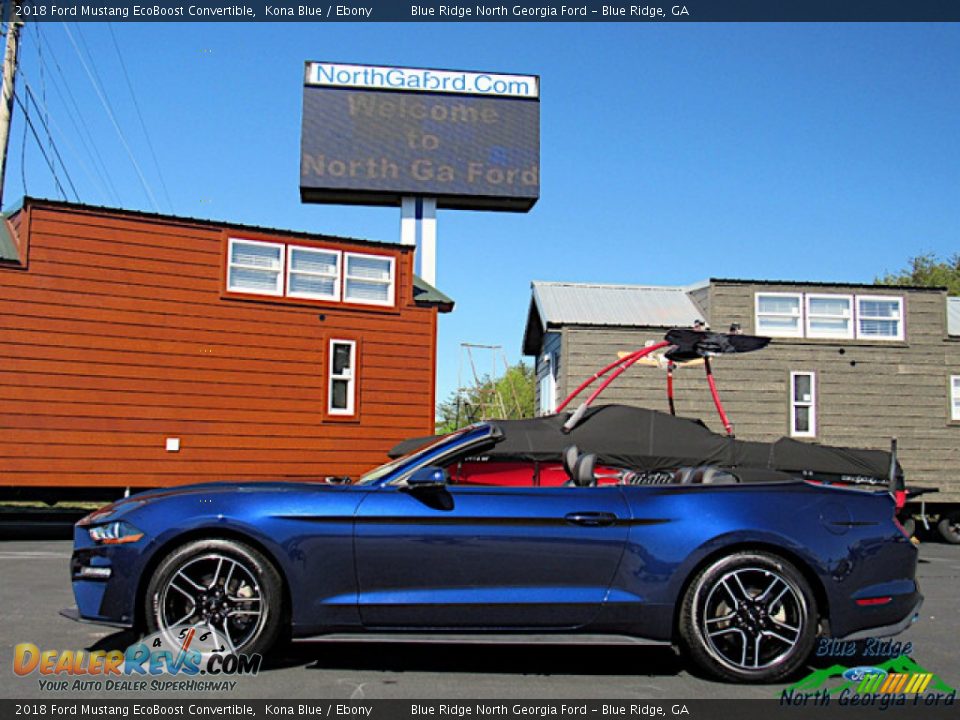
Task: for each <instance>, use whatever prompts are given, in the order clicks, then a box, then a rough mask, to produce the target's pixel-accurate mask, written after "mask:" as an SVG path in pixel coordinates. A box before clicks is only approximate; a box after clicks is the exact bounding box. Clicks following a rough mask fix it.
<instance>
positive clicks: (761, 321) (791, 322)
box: [756, 293, 803, 337]
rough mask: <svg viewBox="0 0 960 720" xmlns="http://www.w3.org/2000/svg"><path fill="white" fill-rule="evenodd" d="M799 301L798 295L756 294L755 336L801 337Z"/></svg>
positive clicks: (800, 305) (800, 306)
mask: <svg viewBox="0 0 960 720" xmlns="http://www.w3.org/2000/svg"><path fill="white" fill-rule="evenodd" d="M801 299H802V296H801V295H800V293H757V295H756V320H757V322H756V328H757V334H758V335H769V336H770V337H803V318H802V315H803V312H802V309H803V308H802V302H801Z"/></svg>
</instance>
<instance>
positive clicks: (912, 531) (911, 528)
mask: <svg viewBox="0 0 960 720" xmlns="http://www.w3.org/2000/svg"><path fill="white" fill-rule="evenodd" d="M900 525H901V526H902V527H903V531H904V532H905V533H906V534H907V537H911V538H912V537H913V536H914V535H916V534H917V521H916V520H914V519H913V518H912V517H908V518H904V519H903V521H902V522H901V523H900Z"/></svg>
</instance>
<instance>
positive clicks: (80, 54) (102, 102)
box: [63, 23, 160, 212]
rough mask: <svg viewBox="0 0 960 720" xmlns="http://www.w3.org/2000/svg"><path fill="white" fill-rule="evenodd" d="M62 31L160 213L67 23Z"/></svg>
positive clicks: (158, 209)
mask: <svg viewBox="0 0 960 720" xmlns="http://www.w3.org/2000/svg"><path fill="white" fill-rule="evenodd" d="M63 29H64V30H66V32H67V37H68V38H70V44H71V45H73V49H74V52H76V53H77V57H78V58H79V59H80V64H81V65H83V69H84V70H85V71H86V73H87V78H88V79H89V80H90V84H91V85H93V89H94V90H95V91H96V93H97V97H98V98H100V104H101V105H103V109H104V110H105V111H106V113H107V115H108V116H109V118H110V121H111V122H112V123H113V127H114V129H115V130H116V131H117V135H118V136H119V138H120V142H121V143H123V147H124V149H125V150H126V151H127V156H128V157H129V158H130V162H131V163H132V164H133V168H134V170H136V171H137V177H139V178H140V184H141V185H142V186H143V189H144V191H145V192H146V194H147V197H148V198H149V199H150V202H151V203H152V204H153V209H154V211H155V212H160V206H159V205H158V204H157V199H156V197H154V195H153V190H151V189H150V184H149V183H148V182H147V179H146V178H145V177H144V175H143V171H142V170H141V169H140V164H139V163H138V162H137V159H136V158H135V157H134V155H133V151H132V150H131V149H130V145H129V143H127V138H126V136H125V135H124V134H123V130H122V129H121V127H120V123H118V122H117V118H116V117H115V116H114V114H113V111H112V110H111V109H110V105H109V104H108V103H107V100H106V98H105V97H104V96H103V93H102V92H101V91H100V87H99V86H98V85H97V82H96V80H95V79H94V77H93V73H92V72H91V71H90V67H89V66H88V65H87V61H86V60H84V59H83V53H81V52H80V48H79V47H78V46H77V41H76V40H74V38H73V33H72V32H70V27H69V25H67V23H63Z"/></svg>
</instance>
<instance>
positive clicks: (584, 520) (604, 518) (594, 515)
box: [564, 512, 617, 527]
mask: <svg viewBox="0 0 960 720" xmlns="http://www.w3.org/2000/svg"><path fill="white" fill-rule="evenodd" d="M564 519H565V520H566V521H567V522H569V523H573V524H574V525H583V526H585V527H605V526H607V525H613V524H614V523H615V522H616V521H617V516H616V515H614V514H613V513H605V512H572V513H568V514H567V515H565V516H564Z"/></svg>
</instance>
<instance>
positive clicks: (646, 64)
mask: <svg viewBox="0 0 960 720" xmlns="http://www.w3.org/2000/svg"><path fill="white" fill-rule="evenodd" d="M112 27H113V31H114V33H115V36H116V40H117V43H118V45H119V47H120V49H121V51H122V53H123V56H124V61H125V63H126V69H127V71H128V73H129V74H130V76H131V78H132V80H133V82H134V86H135V90H136V97H137V101H138V103H139V106H140V110H141V112H142V115H143V118H144V120H145V123H146V126H147V128H148V130H149V133H150V138H151V140H152V143H153V146H154V149H155V151H156V154H157V157H158V160H159V168H160V172H161V173H162V176H163V180H164V181H165V184H166V187H167V188H168V190H169V197H170V202H168V201H167V199H166V195H165V193H164V191H163V189H162V184H161V181H160V177H159V175H158V172H157V168H156V167H155V165H154V163H153V160H152V158H151V155H150V151H149V148H148V146H147V144H146V142H145V140H144V134H143V132H142V130H141V129H140V125H139V122H138V120H137V115H136V111H135V108H134V105H133V103H132V101H131V98H130V93H129V91H128V89H127V85H126V81H125V80H124V76H123V70H122V68H121V65H120V63H119V61H118V57H117V53H116V51H115V50H114V46H113V40H112V39H111V36H110V32H109V29H108V27H107V26H106V25H103V24H90V23H83V24H74V25H71V26H70V30H71V32H72V33H73V36H74V40H75V41H76V43H77V44H78V45H79V46H80V47H81V49H84V48H86V49H87V50H88V51H89V53H90V56H92V59H93V62H92V63H90V65H91V72H93V73H95V74H96V75H98V76H99V78H100V81H101V82H102V84H103V86H104V87H105V89H106V92H107V95H108V97H109V99H110V101H111V103H112V105H113V108H114V111H115V114H116V117H117V120H118V122H119V123H120V125H121V127H122V128H123V129H124V132H125V135H126V137H127V141H128V143H129V145H130V147H131V149H132V151H133V154H134V155H135V157H136V159H137V161H138V162H139V164H140V166H141V168H142V170H143V173H144V175H145V176H146V178H147V180H148V182H149V184H150V186H151V188H152V190H153V193H154V195H155V196H156V198H157V201H158V204H159V208H160V210H161V211H163V212H170V211H171V210H172V211H173V212H175V213H176V214H180V215H189V216H199V217H210V218H214V219H223V220H229V221H233V222H240V223H252V224H258V225H266V226H272V227H281V228H293V229H300V230H309V231H313V232H324V233H333V234H342V235H350V236H359V237H365V238H371V239H377V240H388V241H396V240H397V239H398V233H399V211H398V210H395V209H375V208H340V207H335V206H322V205H320V206H309V205H307V206H305V205H301V203H300V201H299V194H298V167H299V166H298V163H299V156H298V150H299V141H300V137H299V133H300V103H301V89H302V86H301V83H302V74H303V63H304V61H305V60H334V61H344V62H356V63H369V64H384V65H390V64H396V65H410V66H423V67H449V68H457V69H467V70H471V69H476V70H501V71H505V72H516V73H531V74H539V75H540V76H541V97H542V103H541V132H542V187H541V199H540V201H539V203H538V204H537V205H536V206H535V207H534V209H533V210H532V211H531V212H530V213H529V214H511V213H480V212H457V211H442V212H441V213H440V217H439V224H438V229H439V268H438V283H437V284H438V286H439V287H440V288H441V289H442V290H443V291H445V292H446V293H447V294H449V295H451V296H452V297H453V298H455V299H456V301H457V308H456V310H455V312H454V313H453V314H451V315H447V316H443V317H442V318H441V322H440V357H439V387H438V396H439V397H440V398H442V397H444V396H445V395H446V394H447V393H449V392H450V391H451V390H452V389H453V388H454V387H455V385H456V381H457V364H458V354H459V345H460V343H461V342H474V343H488V344H500V345H503V346H504V349H505V351H506V353H507V356H508V358H509V359H510V361H516V360H517V359H519V356H520V342H521V335H522V332H523V326H524V320H525V316H526V310H527V305H528V302H529V297H530V289H529V286H530V281H531V280H534V279H537V280H568V281H593V282H608V283H651V284H688V283H691V282H694V281H697V280H701V279H704V278H707V277H710V276H714V277H747V278H768V279H797V280H801V279H802V280H821V281H834V280H837V281H856V282H869V281H871V280H872V279H873V278H874V277H875V276H876V275H877V274H878V273H882V272H883V271H885V270H894V269H897V268H899V267H901V266H902V265H903V264H904V263H905V261H906V259H907V258H908V257H909V256H911V255H915V254H917V253H918V252H921V251H933V252H937V253H940V254H941V255H948V254H952V253H954V252H957V251H960V132H958V129H960V82H958V78H960V26H958V25H919V24H877V25H857V24H844V25H823V24H803V25H787V24H784V25H766V24H744V25H736V24H711V25H692V24H669V25H653V24H627V23H624V24H611V25H605V24H595V23H590V24H584V25H578V24H546V23H545V24H521V23H504V24H463V25H456V24H444V25H440V24H433V23H430V24H416V23H405V24H397V25H389V24H376V23H375V24H369V25H363V24H330V25H325V24H323V23H317V24H292V23H277V24H260V25H258V24H226V23H225V24H214V23H204V24H176V23H169V24H164V23H147V24H115V25H113V26H112ZM41 39H42V40H41ZM41 58H42V62H41ZM54 59H56V61H58V62H59V65H60V68H61V69H62V71H63V75H60V73H59V71H58V70H57V68H56V65H55V63H54ZM89 62H90V61H89V60H88V63H89ZM21 63H22V68H23V72H24V75H25V77H26V79H27V80H28V81H29V83H30V85H31V88H32V89H33V91H34V94H35V95H36V96H37V98H38V100H40V98H41V97H42V96H43V95H44V94H45V96H46V107H47V110H48V113H49V119H50V123H49V124H50V126H51V128H52V130H53V137H54V141H55V142H56V144H57V146H58V148H59V150H60V153H61V155H62V156H63V160H64V162H65V164H66V166H67V169H68V170H69V172H70V175H71V177H72V179H73V182H74V184H75V185H76V187H77V190H78V192H79V195H80V199H81V200H82V201H83V202H88V203H95V204H107V205H120V206H122V207H125V208H133V209H143V210H152V209H154V208H153V206H152V204H151V201H150V200H149V198H148V196H147V194H146V193H145V192H144V191H143V190H142V189H141V187H140V183H139V180H138V179H137V176H136V174H135V171H134V170H133V167H132V165H131V162H130V160H129V159H128V157H127V155H126V153H125V151H124V150H123V146H122V145H121V143H120V141H119V140H118V136H117V134H116V131H115V130H114V128H113V125H112V124H111V122H110V120H109V119H108V117H107V115H106V114H105V112H104V110H103V109H102V107H101V105H100V101H99V100H98V98H97V95H96V94H95V92H94V90H93V87H92V86H91V84H90V81H89V80H88V78H87V75H86V73H85V71H84V69H83V66H82V64H81V63H80V61H79V60H78V58H77V54H76V52H75V51H74V48H73V45H72V44H71V42H70V39H69V37H68V35H67V32H66V30H65V29H64V26H62V25H61V24H60V23H44V24H33V25H29V24H28V26H27V27H26V28H25V29H24V34H23V44H22V50H21ZM58 81H59V82H60V83H61V86H59V87H60V92H59V93H58V85H57V82H58ZM62 83H68V84H69V87H70V92H71V93H72V95H73V97H74V98H75V100H76V104H77V105H78V106H79V110H80V115H81V117H82V121H81V122H82V125H83V126H84V127H86V129H87V131H89V133H90V136H91V138H92V140H93V146H95V148H96V150H95V152H96V153H98V155H99V156H100V157H101V158H102V163H103V166H104V170H102V171H101V174H104V172H105V174H108V175H109V177H110V179H111V182H112V183H113V185H114V186H115V188H116V193H115V194H113V193H111V192H110V191H108V190H105V189H104V188H103V187H101V186H103V185H104V181H103V179H101V178H100V177H99V175H98V174H97V172H95V170H94V168H93V162H94V161H93V159H92V156H91V155H90V154H89V153H88V151H87V150H85V149H84V144H85V143H86V145H88V146H89V145H90V140H89V139H87V138H86V137H85V135H83V137H81V135H82V132H86V131H82V132H78V130H77V128H75V126H74V124H73V123H74V122H77V117H76V113H73V114H71V112H70V111H68V105H69V101H65V98H66V93H65V92H64V90H63V86H62ZM22 129H23V120H22V114H21V113H20V111H19V110H17V117H16V118H15V124H14V128H13V133H12V136H11V142H10V151H11V157H10V161H9V164H8V170H7V183H6V192H5V202H6V203H8V204H9V203H10V202H12V201H13V200H14V199H15V198H17V197H19V196H20V195H21V194H22V193H23V182H22V174H25V175H26V185H27V189H28V191H29V193H30V194H31V195H35V196H45V197H58V192H57V189H56V186H55V185H54V183H53V179H52V177H51V174H50V172H49V171H48V170H47V168H46V165H45V163H44V161H43V159H42V157H41V155H40V152H39V151H38V149H37V147H36V145H35V143H34V142H33V140H32V139H31V138H29V137H28V139H27V144H26V148H27V150H26V162H25V163H21V147H22V140H23V135H22ZM38 130H40V132H41V133H43V131H42V129H41V128H40V126H39V125H38ZM21 166H23V167H22V170H21ZM84 166H86V170H85V169H84ZM63 181H64V180H63V177H62V173H61V182H63ZM71 199H72V194H71ZM171 205H172V207H171Z"/></svg>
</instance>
